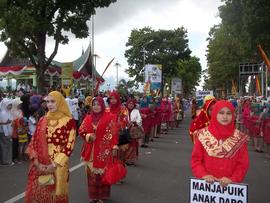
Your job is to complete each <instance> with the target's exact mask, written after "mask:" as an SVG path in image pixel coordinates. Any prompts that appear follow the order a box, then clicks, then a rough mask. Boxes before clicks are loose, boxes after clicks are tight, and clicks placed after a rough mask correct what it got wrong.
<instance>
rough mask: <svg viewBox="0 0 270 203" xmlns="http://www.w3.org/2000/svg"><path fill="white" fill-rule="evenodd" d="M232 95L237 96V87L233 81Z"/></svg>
mask: <svg viewBox="0 0 270 203" xmlns="http://www.w3.org/2000/svg"><path fill="white" fill-rule="evenodd" d="M232 94H233V95H234V96H235V95H236V94H237V87H236V83H235V81H234V80H232Z"/></svg>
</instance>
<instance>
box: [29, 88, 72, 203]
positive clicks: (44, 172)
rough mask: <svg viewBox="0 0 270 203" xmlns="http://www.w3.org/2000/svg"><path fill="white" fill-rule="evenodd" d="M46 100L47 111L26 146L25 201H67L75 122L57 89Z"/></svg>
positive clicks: (41, 202)
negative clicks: (27, 169) (69, 161)
mask: <svg viewBox="0 0 270 203" xmlns="http://www.w3.org/2000/svg"><path fill="white" fill-rule="evenodd" d="M46 102H47V107H48V109H49V112H48V113H47V114H46V116H43V117H42V118H41V119H40V120H39V122H38V124H37V127H36V131H35V134H34V136H33V137H32V139H31V142H30V144H29V146H28V148H27V153H28V155H29V158H30V161H31V162H30V169H29V172H28V182H27V188H26V194H25V202H26V203H31V202H38V203H67V202H68V181H69V170H68V169H69V165H68V160H69V157H70V155H71V153H72V150H73V147H74V141H75V135H76V123H75V121H74V120H73V119H72V116H71V113H70V111H69V107H68V105H67V103H66V101H65V98H64V97H63V96H62V95H61V93H60V92H57V91H53V92H51V93H50V94H49V95H48V97H47V101H46Z"/></svg>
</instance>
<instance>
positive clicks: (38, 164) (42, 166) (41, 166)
mask: <svg viewBox="0 0 270 203" xmlns="http://www.w3.org/2000/svg"><path fill="white" fill-rule="evenodd" d="M34 165H35V167H36V168H37V170H38V171H39V172H44V171H45V170H46V168H47V166H46V165H44V164H41V163H39V162H38V161H37V160H35V161H34Z"/></svg>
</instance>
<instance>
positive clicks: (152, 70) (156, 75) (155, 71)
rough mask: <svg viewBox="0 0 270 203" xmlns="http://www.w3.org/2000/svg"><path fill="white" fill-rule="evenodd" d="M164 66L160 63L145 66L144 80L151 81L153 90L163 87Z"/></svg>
mask: <svg viewBox="0 0 270 203" xmlns="http://www.w3.org/2000/svg"><path fill="white" fill-rule="evenodd" d="M161 70H162V66H161V65H160V64H147V65H146V66H145V67H144V82H145V83H147V82H149V81H150V84H151V90H156V89H160V88H161V80H162V71H161Z"/></svg>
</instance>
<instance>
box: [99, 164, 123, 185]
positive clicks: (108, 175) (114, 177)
mask: <svg viewBox="0 0 270 203" xmlns="http://www.w3.org/2000/svg"><path fill="white" fill-rule="evenodd" d="M126 175H127V169H126V168H125V167H124V165H123V164H122V163H121V161H119V160H113V161H112V162H110V163H109V164H108V165H107V166H106V167H105V170H104V173H103V176H102V183H103V184H105V185H113V184H115V183H117V182H119V181H120V180H122V179H123V178H125V177H126Z"/></svg>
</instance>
